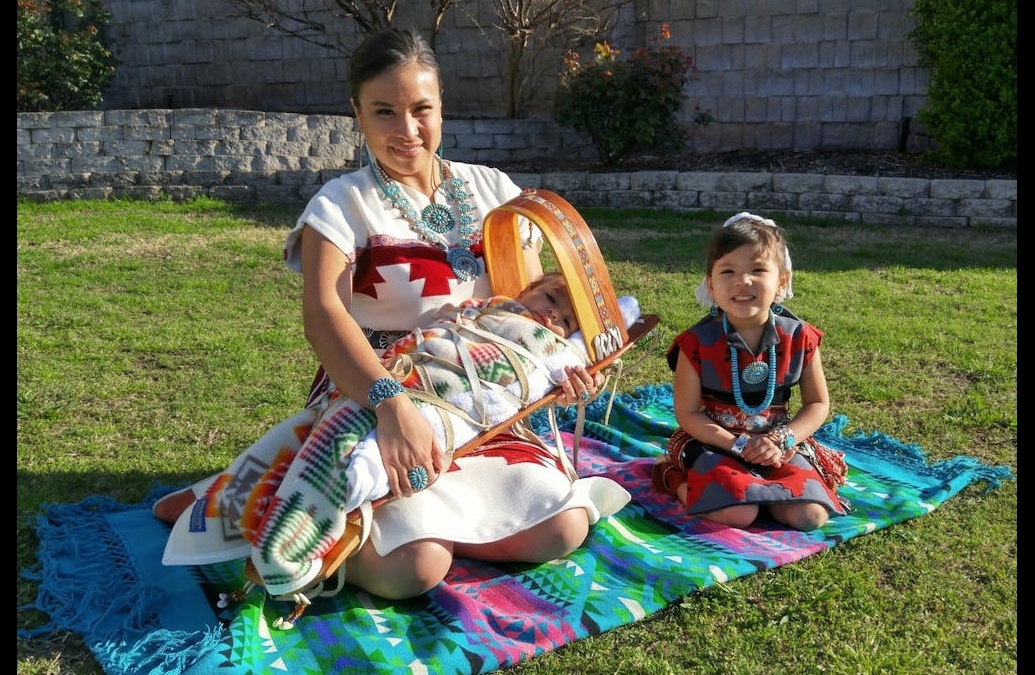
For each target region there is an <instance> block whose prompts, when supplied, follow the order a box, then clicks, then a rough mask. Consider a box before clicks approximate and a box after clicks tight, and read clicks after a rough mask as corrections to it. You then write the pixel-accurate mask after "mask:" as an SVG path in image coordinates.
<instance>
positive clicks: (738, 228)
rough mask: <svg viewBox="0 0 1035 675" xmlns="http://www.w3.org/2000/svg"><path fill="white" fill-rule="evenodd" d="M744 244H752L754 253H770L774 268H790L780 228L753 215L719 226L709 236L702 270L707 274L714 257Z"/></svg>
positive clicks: (716, 257)
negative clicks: (704, 264)
mask: <svg viewBox="0 0 1035 675" xmlns="http://www.w3.org/2000/svg"><path fill="white" fill-rule="evenodd" d="M744 245H749V246H751V247H753V248H754V250H755V252H756V253H762V252H768V253H770V254H771V255H772V256H773V260H775V261H776V267H777V269H779V270H781V271H785V270H788V269H790V260H788V259H787V239H786V237H785V236H784V230H783V228H781V227H779V226H777V225H774V224H771V221H770V223H768V224H767V223H763V222H762V221H761V219H758V218H757V217H754V218H747V217H745V218H740V219H738V220H737V221H735V222H733V223H731V224H729V225H725V226H723V227H720V228H719V229H718V230H717V231H716V232H715V234H714V235H712V238H711V241H710V242H709V243H708V258H707V263H706V266H705V273H706V274H709V275H710V274H711V273H712V267H713V266H714V265H715V261H716V260H718V259H719V258H721V257H722V256H724V255H726V254H727V253H729V252H730V251H735V250H737V249H738V248H740V247H741V246H744Z"/></svg>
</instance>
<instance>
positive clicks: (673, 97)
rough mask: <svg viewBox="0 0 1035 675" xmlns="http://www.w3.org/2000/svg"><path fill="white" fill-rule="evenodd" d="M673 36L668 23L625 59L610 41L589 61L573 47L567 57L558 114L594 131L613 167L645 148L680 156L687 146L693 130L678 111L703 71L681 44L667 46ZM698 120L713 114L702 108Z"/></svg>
mask: <svg viewBox="0 0 1035 675" xmlns="http://www.w3.org/2000/svg"><path fill="white" fill-rule="evenodd" d="M669 37H670V34H669V29H668V24H662V25H661V28H660V30H659V31H658V35H657V36H655V37H654V38H653V39H652V40H651V42H652V46H650V47H647V48H640V49H637V50H635V51H634V52H633V53H632V54H631V55H630V57H629V58H628V59H627V60H624V61H623V60H619V59H618V56H619V55H620V54H621V52H620V51H619V50H617V49H613V48H612V47H611V46H610V45H608V44H607V42H602V43H600V42H598V43H597V44H596V45H595V47H594V58H593V60H592V61H591V62H589V63H585V64H584V63H582V62H581V61H580V60H579V55H578V54H577V53H575V52H574V51H571V50H569V51H567V52H566V53H565V55H564V70H563V71H562V72H561V75H560V80H559V86H558V90H557V99H556V110H555V113H554V117H555V119H556V120H557V121H558V122H559V123H560V124H562V125H564V126H566V127H570V128H572V129H575V130H576V131H578V132H581V133H585V134H586V135H588V136H589V138H590V141H591V142H592V143H593V147H594V148H595V149H596V151H597V155H598V156H599V158H600V161H601V162H603V163H604V164H605V165H607V166H617V165H618V164H620V163H621V162H622V161H623V160H625V159H626V158H628V157H629V156H630V155H632V154H634V153H636V152H640V151H650V152H658V153H661V154H675V153H679V152H682V151H683V150H684V149H685V148H686V145H687V141H688V140H689V137H690V130H689V128H688V127H687V126H685V125H683V124H680V122H679V120H678V119H677V118H676V113H677V112H678V111H679V108H680V106H681V105H682V102H683V101H684V100H686V98H687V95H686V92H685V90H684V87H685V86H686V85H687V83H689V82H690V81H692V80H696V79H697V69H696V67H695V66H694V61H693V57H691V56H688V55H686V54H684V53H683V51H682V50H681V49H680V48H678V47H665V46H663V44H662V43H663V42H664V41H665V40H667V39H669ZM694 122H695V124H698V125H707V124H710V123H711V122H712V117H711V115H710V114H709V113H707V112H703V111H701V110H700V109H697V111H696V114H695V117H694Z"/></svg>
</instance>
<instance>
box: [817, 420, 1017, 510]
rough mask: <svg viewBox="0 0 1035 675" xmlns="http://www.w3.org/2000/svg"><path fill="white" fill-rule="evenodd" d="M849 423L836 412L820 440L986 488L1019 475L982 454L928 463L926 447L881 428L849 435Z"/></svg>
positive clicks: (921, 472)
mask: <svg viewBox="0 0 1035 675" xmlns="http://www.w3.org/2000/svg"><path fill="white" fill-rule="evenodd" d="M847 427H848V417H847V416H845V415H840V414H839V415H835V416H834V418H833V419H832V420H831V421H830V422H828V423H826V424H824V425H823V426H822V427H820V429H819V431H817V432H816V434H815V436H816V440H818V441H820V442H821V443H823V444H825V445H829V446H831V447H834V448H837V449H839V450H845V449H847V450H848V451H849V452H850V453H851V454H853V455H858V454H865V455H869V456H871V457H874V458H876V459H879V460H881V461H884V462H888V463H891V464H895V465H897V466H901V467H904V468H907V469H909V470H910V471H912V472H913V473H915V474H917V475H921V476H929V477H932V478H934V479H937V480H938V481H941V482H942V483H946V484H952V485H957V484H961V483H962V484H963V485H967V484H970V483H972V482H975V481H984V482H985V489H984V490H983V492H989V491H991V490H994V489H995V488H998V487H999V486H1001V485H1002V483H1003V481H1004V480H1014V479H1016V476H1014V474H1013V471H1012V470H1011V469H1010V467H1008V466H988V465H986V464H982V463H981V461H980V460H979V459H978V458H976V457H968V456H966V455H957V456H955V457H951V458H949V459H944V460H940V461H937V462H935V463H933V464H928V462H927V457H926V455H925V454H924V451H923V449H922V448H921V447H920V446H919V445H918V444H916V443H905V442H903V441H900V440H898V439H897V438H894V437H893V436H888V435H887V434H883V433H880V432H878V431H872V432H868V433H867V432H864V431H856V432H854V433H852V434H850V435H846V434H845V429H846V428H847ZM845 441H848V443H850V446H849V447H847V448H845V447H844V446H845Z"/></svg>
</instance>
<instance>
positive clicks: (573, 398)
mask: <svg viewBox="0 0 1035 675" xmlns="http://www.w3.org/2000/svg"><path fill="white" fill-rule="evenodd" d="M564 373H565V375H567V377H565V378H564V380H563V381H562V382H561V394H560V396H558V397H557V404H558V405H563V406H569V405H579V404H583V405H584V404H586V403H588V402H589V401H591V400H592V399H593V397H594V396H596V395H597V388H598V387H600V386H602V385H603V384H604V376H603V375H601V374H600V373H597V374H595V375H590V374H589V373H588V372H587V371H586V369H585V367H583V366H565V368H564Z"/></svg>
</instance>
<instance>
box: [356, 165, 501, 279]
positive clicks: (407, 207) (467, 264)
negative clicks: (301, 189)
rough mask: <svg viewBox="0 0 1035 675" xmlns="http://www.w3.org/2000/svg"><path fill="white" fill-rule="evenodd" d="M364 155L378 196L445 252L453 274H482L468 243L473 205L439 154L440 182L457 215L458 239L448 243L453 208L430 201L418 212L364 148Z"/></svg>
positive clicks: (471, 239)
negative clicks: (379, 193)
mask: <svg viewBox="0 0 1035 675" xmlns="http://www.w3.org/2000/svg"><path fill="white" fill-rule="evenodd" d="M367 158H368V159H369V160H370V166H371V169H372V170H373V174H374V182H376V183H377V188H378V189H379V190H380V191H381V197H382V198H383V199H384V200H385V201H386V202H388V204H389V205H390V206H392V207H393V208H395V209H398V210H399V213H401V214H402V217H403V219H404V220H405V221H406V222H407V223H409V225H410V229H411V230H413V232H414V233H415V234H416V235H417V236H418V237H419V238H420V239H421V240H422V241H426V242H429V243H431V244H434V245H435V246H438V247H439V248H440V249H442V250H443V251H445V252H446V261H447V262H448V263H449V266H450V267H451V268H452V269H453V274H454V275H456V278H457V279H459V280H460V281H471V280H472V279H477V278H478V275H479V274H481V265H479V264H478V258H476V257H475V255H474V254H473V253H471V245H472V244H473V243H474V227H473V225H474V223H475V222H476V221H477V218H476V217H475V212H474V206H473V205H472V204H471V200H470V197H469V196H468V194H467V188H466V186H465V185H464V182H463V181H462V180H460V179H459V178H457V177H455V176H454V175H453V173H452V171H450V170H449V167H448V166H447V165H446V163H445V162H443V161H442V158H441V157H438V156H436V157H435V159H436V160H437V161H438V166H439V169H440V170H441V172H442V173H441V177H442V185H444V186H445V188H446V189H445V192H446V196H447V197H448V198H449V200H450V201H451V202H452V203H453V209H455V211H456V213H457V214H458V215H459V216H460V218H459V224H460V228H459V230H457V234H458V235H459V239H458V240H457V242H456V244H453V245H450V244H449V241H448V240H447V239H446V237H445V236H444V235H445V234H446V233H447V232H450V231H451V230H452V229H453V228H454V227H456V226H457V219H455V218H454V217H453V210H451V209H450V208H448V207H446V206H443V205H442V204H436V203H434V202H432V203H431V204H428V205H427V206H425V207H424V209H423V210H422V211H421V212H420V214H419V215H418V213H417V209H415V208H414V207H413V204H411V203H410V200H409V199H407V198H406V195H405V194H404V193H403V191H402V188H401V187H400V186H399V183H398V182H396V181H395V180H393V179H392V177H391V176H389V175H388V173H387V172H386V171H385V170H384V169H382V168H381V165H380V164H378V163H377V160H376V159H374V157H373V155H371V154H370V153H369V151H367Z"/></svg>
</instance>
